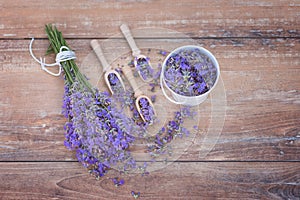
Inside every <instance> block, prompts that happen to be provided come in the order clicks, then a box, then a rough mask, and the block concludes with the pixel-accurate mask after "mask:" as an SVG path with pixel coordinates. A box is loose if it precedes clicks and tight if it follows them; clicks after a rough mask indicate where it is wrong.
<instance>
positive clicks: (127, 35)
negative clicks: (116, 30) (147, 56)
mask: <svg viewBox="0 0 300 200" xmlns="http://www.w3.org/2000/svg"><path fill="white" fill-rule="evenodd" d="M120 29H121V31H122V33H123V35H124V36H125V38H126V40H127V42H128V44H129V46H130V48H131V50H132V55H133V56H134V57H137V56H138V55H140V54H141V51H140V50H139V48H138V47H137V46H136V44H135V41H134V39H133V37H132V35H131V32H130V30H129V28H128V26H127V25H126V24H122V25H121V26H120Z"/></svg>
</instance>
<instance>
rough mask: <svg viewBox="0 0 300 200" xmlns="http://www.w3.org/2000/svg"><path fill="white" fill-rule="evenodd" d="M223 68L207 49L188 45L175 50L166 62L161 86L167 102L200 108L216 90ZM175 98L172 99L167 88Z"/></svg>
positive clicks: (162, 72) (161, 76) (163, 67)
mask: <svg viewBox="0 0 300 200" xmlns="http://www.w3.org/2000/svg"><path fill="white" fill-rule="evenodd" d="M219 76H220V68H219V64H218V61H217V59H216V58H215V56H214V55H213V54H212V53H211V52H209V51H208V50H207V49H205V48H203V47H199V46H195V45H187V46H182V47H179V48H177V49H175V50H173V51H172V52H171V53H170V54H169V55H168V56H167V57H166V58H165V60H164V62H163V65H162V71H161V75H160V84H161V88H162V92H163V94H164V95H165V96H166V98H167V99H168V100H169V101H171V102H173V103H176V104H182V105H188V106H196V105H199V104H200V103H202V102H204V101H205V100H206V98H207V96H208V94H209V93H210V92H211V91H212V90H213V88H214V87H215V86H216V84H217V82H218V79H219ZM165 87H166V88H167V90H168V91H169V92H170V93H171V94H172V97H173V98H171V97H170V96H169V95H168V94H167V92H166V91H165V89H164V88H165Z"/></svg>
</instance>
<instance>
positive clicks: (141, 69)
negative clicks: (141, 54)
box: [135, 57, 154, 81]
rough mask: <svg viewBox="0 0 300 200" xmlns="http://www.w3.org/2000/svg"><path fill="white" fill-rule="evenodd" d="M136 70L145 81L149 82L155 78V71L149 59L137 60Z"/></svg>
mask: <svg viewBox="0 0 300 200" xmlns="http://www.w3.org/2000/svg"><path fill="white" fill-rule="evenodd" d="M135 61H136V70H137V71H138V73H139V74H140V75H141V77H142V79H143V80H144V81H149V80H151V79H152V78H153V74H154V70H153V69H152V67H151V65H150V64H149V61H150V59H149V58H148V57H147V58H135Z"/></svg>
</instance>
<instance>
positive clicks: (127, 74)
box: [122, 66, 156, 125]
mask: <svg viewBox="0 0 300 200" xmlns="http://www.w3.org/2000/svg"><path fill="white" fill-rule="evenodd" d="M122 70H123V73H124V75H125V77H126V78H127V80H128V82H129V83H130V85H131V87H132V89H133V91H134V97H135V98H136V99H135V106H136V108H137V110H138V112H139V114H140V116H141V118H142V120H143V121H144V122H148V124H149V125H151V124H152V123H153V118H154V117H155V116H156V112H155V110H154V106H153V103H152V101H151V100H150V98H149V97H147V96H146V95H144V94H143V92H142V91H141V90H140V89H139V87H138V85H137V83H136V82H135V80H134V76H133V73H132V71H131V68H130V67H129V66H124V67H123V68H122ZM143 98H144V99H146V100H147V101H148V103H149V106H150V107H152V109H153V113H154V115H153V116H151V117H152V119H151V120H150V121H148V120H147V119H145V116H144V114H143V112H142V110H141V106H140V104H139V102H140V100H141V99H143Z"/></svg>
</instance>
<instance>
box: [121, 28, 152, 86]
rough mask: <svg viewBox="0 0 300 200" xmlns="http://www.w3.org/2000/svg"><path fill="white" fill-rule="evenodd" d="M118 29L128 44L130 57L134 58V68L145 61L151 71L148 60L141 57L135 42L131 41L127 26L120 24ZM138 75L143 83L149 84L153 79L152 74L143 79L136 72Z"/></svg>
mask: <svg viewBox="0 0 300 200" xmlns="http://www.w3.org/2000/svg"><path fill="white" fill-rule="evenodd" d="M120 29H121V31H122V33H123V35H124V36H125V38H126V40H127V42H128V44H129V46H130V48H131V50H132V56H133V57H134V61H133V63H134V66H135V67H136V69H138V62H140V61H143V60H144V61H146V62H147V63H148V66H149V68H151V70H152V71H153V68H152V66H151V64H150V61H149V59H148V58H147V57H146V56H144V55H142V54H141V51H140V49H139V48H138V47H137V46H136V44H135V41H134V39H133V37H132V35H131V32H130V30H129V28H128V26H127V25H126V24H122V25H121V26H120ZM138 73H139V75H140V77H141V78H142V80H143V81H145V82H149V81H151V80H152V79H153V77H152V76H153V74H152V76H151V77H150V78H144V77H143V76H142V75H141V72H140V70H138Z"/></svg>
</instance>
